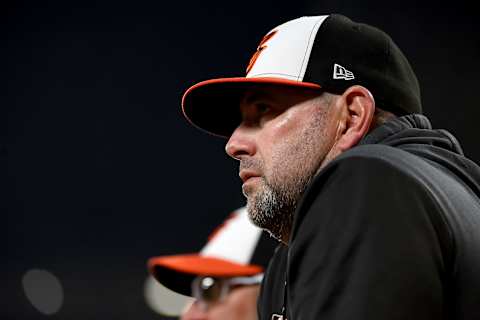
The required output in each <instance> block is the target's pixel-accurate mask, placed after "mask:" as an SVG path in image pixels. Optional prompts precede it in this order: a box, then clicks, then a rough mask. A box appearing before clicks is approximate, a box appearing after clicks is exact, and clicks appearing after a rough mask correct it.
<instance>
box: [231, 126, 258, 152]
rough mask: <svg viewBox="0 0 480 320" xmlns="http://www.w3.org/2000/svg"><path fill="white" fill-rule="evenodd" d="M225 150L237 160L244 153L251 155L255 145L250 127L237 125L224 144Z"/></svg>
mask: <svg viewBox="0 0 480 320" xmlns="http://www.w3.org/2000/svg"><path fill="white" fill-rule="evenodd" d="M225 151H226V152H227V154H228V155H229V156H230V157H232V158H234V159H237V160H240V159H241V157H242V156H245V155H246V156H253V155H254V154H255V152H256V145H255V140H254V137H253V130H252V128H250V127H248V126H247V125H245V124H241V125H240V126H238V127H237V128H236V129H235V131H233V133H232V135H231V136H230V139H229V140H228V142H227V144H226V145H225Z"/></svg>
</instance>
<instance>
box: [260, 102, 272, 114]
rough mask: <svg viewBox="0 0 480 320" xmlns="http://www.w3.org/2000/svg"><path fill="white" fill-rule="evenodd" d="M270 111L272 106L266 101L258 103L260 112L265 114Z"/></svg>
mask: <svg viewBox="0 0 480 320" xmlns="http://www.w3.org/2000/svg"><path fill="white" fill-rule="evenodd" d="M268 111H270V106H269V105H268V104H266V103H258V104H257V112H258V113H259V114H265V113H267V112H268Z"/></svg>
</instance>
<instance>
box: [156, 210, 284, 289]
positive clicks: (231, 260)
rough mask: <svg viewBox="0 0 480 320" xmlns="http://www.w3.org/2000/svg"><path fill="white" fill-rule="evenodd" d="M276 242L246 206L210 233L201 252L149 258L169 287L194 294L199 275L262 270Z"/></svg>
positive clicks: (239, 274) (246, 273) (250, 273)
mask: <svg viewBox="0 0 480 320" xmlns="http://www.w3.org/2000/svg"><path fill="white" fill-rule="evenodd" d="M275 246H276V243H275V241H274V240H273V239H271V238H270V237H269V236H268V235H267V234H266V233H265V232H263V231H262V229H260V228H258V227H256V226H254V225H253V224H252V223H251V222H250V220H249V218H248V214H247V211H246V208H245V207H242V208H239V209H237V210H235V211H234V212H232V213H231V214H230V216H229V217H228V218H227V219H226V220H225V221H224V222H223V223H222V224H221V225H220V226H218V227H217V228H216V229H215V230H214V232H213V233H212V234H211V235H210V236H209V240H208V242H207V243H206V244H205V246H204V247H203V248H202V250H201V251H200V252H198V253H191V254H177V255H167V256H160V257H154V258H151V259H149V261H148V269H149V271H150V273H151V274H152V275H153V277H154V278H155V279H156V280H157V281H159V282H160V283H161V284H163V285H164V286H165V287H167V288H169V289H171V290H173V291H175V292H177V293H180V294H183V295H186V296H190V295H191V292H190V291H191V282H192V280H193V279H194V278H195V277H197V276H212V277H244V276H253V275H257V274H261V273H263V271H264V268H265V267H266V266H267V264H268V261H269V259H270V257H271V255H272V254H273V250H274V247H275Z"/></svg>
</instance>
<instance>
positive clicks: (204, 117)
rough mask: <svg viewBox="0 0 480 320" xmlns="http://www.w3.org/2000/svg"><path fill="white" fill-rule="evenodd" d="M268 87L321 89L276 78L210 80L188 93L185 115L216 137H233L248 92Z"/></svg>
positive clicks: (191, 88)
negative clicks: (244, 94) (244, 97)
mask: <svg viewBox="0 0 480 320" xmlns="http://www.w3.org/2000/svg"><path fill="white" fill-rule="evenodd" d="M264 85H279V86H289V87H292V86H293V87H299V88H308V89H320V88H321V87H320V85H318V84H315V83H310V82H300V81H294V80H287V79H280V78H273V77H255V78H245V77H238V78H220V79H212V80H206V81H202V82H199V83H197V84H195V85H193V86H192V87H190V88H189V89H188V90H187V91H186V92H185V93H184V95H183V98H182V110H183V114H184V115H185V117H186V118H187V119H188V121H189V122H190V123H191V124H193V125H194V126H195V127H197V128H199V129H201V130H204V131H206V132H208V133H211V134H213V135H216V136H221V137H229V136H230V135H231V134H232V132H233V131H234V130H235V128H236V127H237V126H238V125H239V124H240V122H241V115H240V110H239V106H240V100H241V98H242V96H243V93H244V92H245V90H247V89H248V88H251V87H252V86H255V87H258V86H264Z"/></svg>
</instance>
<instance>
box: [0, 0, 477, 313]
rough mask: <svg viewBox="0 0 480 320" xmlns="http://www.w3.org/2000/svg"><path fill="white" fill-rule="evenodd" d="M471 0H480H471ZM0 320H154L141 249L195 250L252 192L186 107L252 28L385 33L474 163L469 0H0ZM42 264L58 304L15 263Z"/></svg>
mask: <svg viewBox="0 0 480 320" xmlns="http://www.w3.org/2000/svg"><path fill="white" fill-rule="evenodd" d="M472 6H473V5H472ZM1 8H2V9H1V24H2V28H1V36H2V38H1V42H0V43H1V46H2V47H1V56H0V57H1V60H2V62H3V63H2V66H3V67H2V69H1V70H2V71H1V74H2V80H4V81H5V82H4V83H5V85H4V86H2V87H3V88H5V90H2V91H1V92H2V95H1V104H0V109H1V120H2V126H1V128H2V136H1V146H0V148H1V149H0V156H1V160H2V162H1V163H2V169H3V168H5V169H6V170H2V172H3V173H5V174H3V175H2V177H1V181H2V184H1V187H2V189H1V190H0V192H1V195H2V196H1V197H2V198H1V199H2V200H1V205H2V217H6V220H7V227H6V229H7V239H6V247H7V250H6V254H5V255H4V258H3V259H4V261H3V262H2V263H1V276H2V278H1V283H2V284H1V285H0V294H1V295H0V299H1V301H2V302H1V309H0V318H1V319H43V318H55V319H161V318H162V317H161V316H159V315H158V314H156V313H154V312H153V311H152V310H150V309H149V308H148V307H147V305H146V304H145V300H144V297H143V284H144V280H145V277H146V276H147V271H146V261H147V259H148V258H149V257H151V256H155V255H163V254H172V253H178V252H190V251H196V250H198V249H200V248H201V246H202V245H203V244H204V242H205V240H206V238H207V236H208V234H209V233H210V231H211V230H212V229H213V228H214V226H216V225H217V224H218V223H220V222H221V220H222V219H223V217H225V215H226V214H227V213H229V212H230V211H232V210H233V209H236V208H237V207H239V206H242V205H243V204H244V199H243V196H242V195H241V193H240V180H239V179H238V178H237V165H236V163H235V162H234V161H233V160H231V159H229V158H228V157H227V156H226V155H225V154H224V151H223V149H224V143H225V141H224V140H222V139H220V138H215V137H211V136H208V135H207V134H205V133H202V132H200V131H197V130H196V129H194V128H193V127H191V126H190V125H189V124H188V123H187V122H186V121H185V120H184V119H183V117H182V114H181V111H180V99H181V95H182V93H183V91H184V90H185V89H186V88H187V87H189V86H190V85H192V84H194V83H195V82H197V81H200V80H205V79H209V78H213V77H223V76H241V75H243V72H244V70H245V67H246V64H247V62H248V60H249V58H250V56H251V54H252V53H253V52H254V51H255V49H256V46H257V44H258V42H259V40H260V39H261V38H262V37H263V35H264V34H265V33H266V32H267V31H269V30H270V29H271V28H273V27H274V26H276V25H278V24H280V23H282V22H285V21H287V20H290V19H293V18H297V17H299V16H302V15H314V14H325V13H331V12H338V13H343V14H346V15H348V16H350V17H351V18H353V19H354V20H358V21H363V22H368V23H370V24H373V25H376V26H378V27H380V28H382V29H384V30H385V31H387V32H388V33H389V34H390V35H391V36H392V37H393V39H395V41H396V42H397V44H398V45H399V46H400V47H401V48H402V49H403V50H404V52H405V54H406V55H407V57H409V58H410V61H411V63H412V65H413V67H414V68H415V69H416V71H417V75H418V78H419V81H420V83H421V85H422V93H423V104H424V111H425V114H426V115H428V116H429V117H430V119H431V121H432V123H433V124H434V126H436V127H441V128H445V129H448V130H450V131H451V132H453V133H454V134H455V135H456V136H457V138H458V139H459V140H460V141H461V143H462V145H463V148H464V151H465V153H466V154H467V155H468V156H470V157H471V158H472V159H473V160H475V161H477V162H479V160H480V150H479V148H478V147H477V140H478V137H479V135H478V132H477V130H478V119H479V115H480V114H479V111H478V108H479V105H478V101H477V99H476V98H477V95H478V87H479V86H478V80H477V79H478V76H479V71H480V68H479V58H480V37H479V36H478V35H479V32H480V28H479V24H478V17H477V16H476V15H475V14H474V13H475V12H476V11H474V10H473V8H469V7H468V6H467V5H466V4H465V3H463V2H458V1H457V2H455V3H453V4H452V3H450V4H449V6H448V7H445V6H442V5H441V3H440V2H437V1H436V2H431V3H430V2H421V1H420V2H417V1H396V2H392V1H390V2H388V3H386V2H381V1H376V0H372V1H354V0H351V1H347V0H345V1H295V2H293V1H285V2H280V1H263V2H262V1H238V2H227V1H225V2H224V1H195V2H193V1H192V2H183V1H173V2H168V3H165V2H161V1H150V2H148V1H140V0H137V1H128V2H127V1H98V2H89V1H68V0H64V1H49V2H43V1H32V2H20V1H10V2H2V7H1ZM34 268H37V269H45V270H48V271H50V272H52V273H53V274H55V275H56V276H57V277H58V278H59V279H60V280H61V283H62V285H63V289H64V295H65V298H64V299H65V300H64V304H63V306H62V308H61V309H60V311H59V312H58V313H57V314H55V315H53V316H51V317H48V316H45V315H42V314H41V313H39V312H38V311H37V310H36V309H35V308H34V307H33V306H32V305H31V304H30V303H29V302H28V300H27V299H26V297H25V293H24V291H23V289H22V285H21V279H22V276H23V275H24V274H25V272H27V271H28V270H30V269H34Z"/></svg>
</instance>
